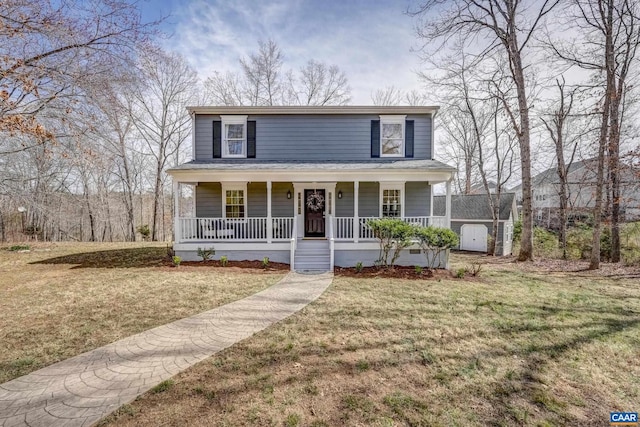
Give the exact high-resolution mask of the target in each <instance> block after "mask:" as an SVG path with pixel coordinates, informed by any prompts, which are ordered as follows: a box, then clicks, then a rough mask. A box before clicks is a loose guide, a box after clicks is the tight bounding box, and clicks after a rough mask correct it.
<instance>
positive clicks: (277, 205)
mask: <svg viewBox="0 0 640 427" xmlns="http://www.w3.org/2000/svg"><path fill="white" fill-rule="evenodd" d="M287 191H291V198H290V199H287ZM294 197H295V193H294V191H293V185H291V183H289V182H274V183H272V184H271V216H272V217H274V218H281V217H292V216H293V206H294ZM265 216H266V215H265Z"/></svg>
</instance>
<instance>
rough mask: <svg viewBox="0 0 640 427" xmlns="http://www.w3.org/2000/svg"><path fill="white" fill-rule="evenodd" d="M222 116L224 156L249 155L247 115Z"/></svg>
mask: <svg viewBox="0 0 640 427" xmlns="http://www.w3.org/2000/svg"><path fill="white" fill-rule="evenodd" d="M221 117H222V157H247V116H221Z"/></svg>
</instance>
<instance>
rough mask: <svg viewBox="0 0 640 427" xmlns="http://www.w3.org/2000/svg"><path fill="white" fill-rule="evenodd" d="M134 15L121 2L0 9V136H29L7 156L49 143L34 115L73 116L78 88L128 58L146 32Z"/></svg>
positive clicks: (17, 4)
mask: <svg viewBox="0 0 640 427" xmlns="http://www.w3.org/2000/svg"><path fill="white" fill-rule="evenodd" d="M139 16H140V15H139V12H138V10H137V9H136V6H135V5H133V4H131V3H128V2H121V1H110V0H96V1H90V2H80V1H62V2H51V1H46V0H3V1H2V2H0V132H1V133H3V134H4V135H8V136H9V137H11V136H15V135H17V134H19V133H25V134H29V135H31V136H32V137H33V138H31V139H30V144H29V145H27V146H21V147H18V148H14V149H26V148H29V147H31V146H32V144H37V143H43V142H46V141H48V140H51V139H53V138H54V137H55V136H56V135H55V132H54V131H53V130H52V129H51V128H50V127H48V126H46V125H45V121H46V120H44V119H43V117H42V116H43V115H44V114H45V113H46V114H50V111H51V110H52V109H53V108H55V109H58V110H61V111H62V112H67V111H68V110H70V109H73V108H74V106H75V105H76V103H77V102H78V101H81V97H82V95H83V94H82V91H80V90H78V88H79V83H81V82H83V81H86V80H87V79H90V78H92V77H93V76H95V75H100V74H104V73H108V72H109V70H110V69H111V68H113V66H114V64H121V63H122V62H123V61H127V60H129V59H131V57H132V55H133V53H134V52H135V50H136V46H137V45H138V44H141V43H145V42H146V40H147V39H148V36H149V35H150V32H151V30H152V29H153V24H143V23H141V21H140V18H139ZM4 139H5V138H0V140H4ZM3 147H4V144H2V143H1V142H0V154H3V153H6V152H7V149H6V148H3Z"/></svg>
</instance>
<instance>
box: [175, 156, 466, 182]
mask: <svg viewBox="0 0 640 427" xmlns="http://www.w3.org/2000/svg"><path fill="white" fill-rule="evenodd" d="M455 170H456V169H455V168H454V167H451V166H449V165H447V164H444V163H442V162H439V161H437V160H395V161H394V160H375V161H371V162H363V161H357V162H354V161H351V162H350V161H344V162H335V161H332V162H304V161H282V162H274V161H268V162H267V161H256V160H248V159H239V160H222V161H211V162H197V161H193V162H189V163H184V164H182V165H180V166H177V167H175V168H172V169H169V170H168V173H169V174H170V175H171V176H173V177H174V178H175V179H177V180H179V181H210V180H215V179H217V180H221V181H222V180H225V181H229V180H241V181H242V180H246V181H265V180H271V181H308V180H310V181H327V180H330V181H353V180H358V181H431V182H443V181H447V180H449V179H450V178H451V176H452V174H453V173H454V172H455Z"/></svg>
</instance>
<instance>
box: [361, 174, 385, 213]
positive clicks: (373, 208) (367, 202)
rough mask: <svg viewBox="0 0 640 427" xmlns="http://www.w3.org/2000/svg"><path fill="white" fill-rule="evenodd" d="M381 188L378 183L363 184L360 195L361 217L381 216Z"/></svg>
mask: <svg viewBox="0 0 640 427" xmlns="http://www.w3.org/2000/svg"><path fill="white" fill-rule="evenodd" d="M379 189H380V186H379V184H378V183H377V182H361V183H360V187H359V194H358V215H359V216H360V217H368V216H375V217H377V216H379V215H380V201H379V200H380V190H379Z"/></svg>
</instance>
